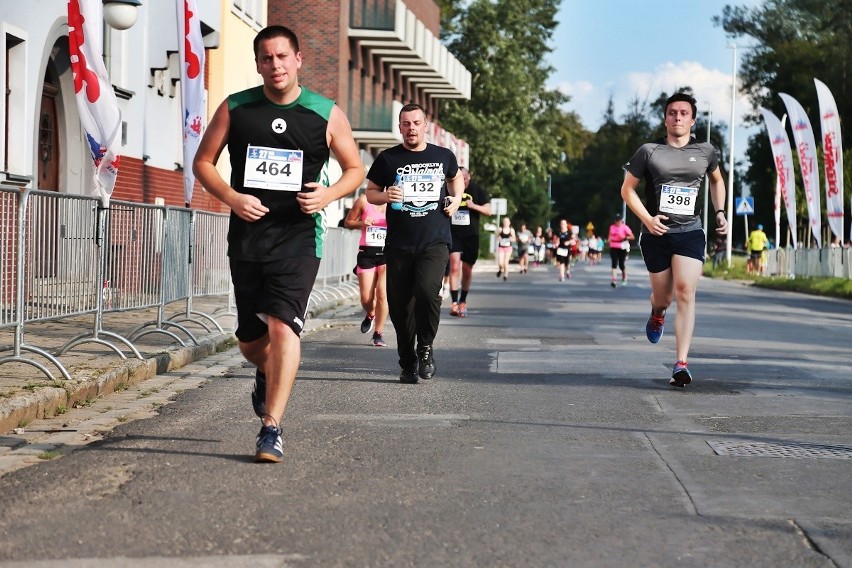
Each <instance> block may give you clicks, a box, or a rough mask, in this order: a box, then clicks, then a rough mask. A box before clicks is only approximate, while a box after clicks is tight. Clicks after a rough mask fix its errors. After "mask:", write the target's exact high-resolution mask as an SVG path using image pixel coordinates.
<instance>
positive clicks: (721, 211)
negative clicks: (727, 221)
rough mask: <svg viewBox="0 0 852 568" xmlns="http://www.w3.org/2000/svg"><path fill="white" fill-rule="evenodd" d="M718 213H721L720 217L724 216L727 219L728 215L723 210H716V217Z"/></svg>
mask: <svg viewBox="0 0 852 568" xmlns="http://www.w3.org/2000/svg"><path fill="white" fill-rule="evenodd" d="M719 213H721V214H722V215H724V216H725V217H727V216H728V214H727V213H725V210H724V209H717V210H716V215H718V214H719Z"/></svg>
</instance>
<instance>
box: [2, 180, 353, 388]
mask: <svg viewBox="0 0 852 568" xmlns="http://www.w3.org/2000/svg"><path fill="white" fill-rule="evenodd" d="M227 232H228V216H227V215H223V214H217V213H210V212H206V211H193V210H190V209H185V208H176V207H167V206H156V205H148V204H143V203H131V202H122V201H112V202H111V204H110V207H109V208H108V209H104V208H102V207H101V206H100V201H99V200H98V199H96V198H92V197H85V196H78V195H69V194H63V193H56V192H49V191H36V190H30V189H24V190H20V189H18V188H8V187H0V269H2V274H0V330H7V331H8V330H11V332H12V336H13V344H12V345H11V346H10V347H7V346H0V354H3V353H6V352H9V351H11V354H9V355H5V356H0V365H3V364H4V363H10V362H18V363H25V364H28V365H32V366H33V367H36V368H37V369H39V370H40V371H42V372H43V373H44V374H45V375H47V376H48V377H50V378H53V374H52V373H51V371H50V370H49V369H48V367H47V366H46V365H44V364H43V363H42V362H41V361H40V359H38V358H33V357H31V356H30V357H27V356H24V355H23V353H24V352H28V353H31V354H34V355H38V356H40V357H42V358H44V359H46V360H47V361H48V362H49V363H50V364H52V365H53V366H54V367H56V369H58V370H59V372H60V374H61V375H62V376H63V377H64V378H65V379H69V380H70V379H71V376H70V375H69V373H68V371H67V370H66V369H65V367H64V366H63V365H62V363H61V362H60V361H59V360H58V359H57V357H58V356H59V355H62V354H63V353H65V352H67V351H69V350H71V349H73V348H75V347H77V346H79V345H81V344H84V343H96V344H99V345H102V346H105V347H108V348H109V349H111V350H112V351H114V352H115V353H116V354H117V355H118V356H120V357H121V358H126V356H125V354H124V352H123V351H122V349H121V348H120V347H119V345H120V346H122V347H123V348H126V350H127V351H130V352H131V353H132V354H133V355H134V356H135V357H137V358H139V359H142V358H143V357H142V355H141V354H140V352H139V350H138V349H137V347H136V346H135V345H134V342H135V341H137V340H138V339H139V338H140V337H142V336H144V335H147V334H152V333H157V334H163V335H165V336H167V337H169V338H171V339H173V340H174V341H176V342H178V343H180V344H182V345H185V343H184V340H183V339H182V338H181V336H180V335H178V334H177V333H175V331H178V332H180V333H182V334H183V335H185V336H186V337H187V338H188V340H189V341H191V342H193V343H196V344H197V343H198V341H197V340H196V338H195V336H194V335H193V333H192V332H191V331H190V330H189V329H188V327H187V325H186V324H187V323H190V322H191V323H193V324H195V325H198V326H200V327H202V328H203V329H205V330H206V331H208V332H210V331H213V330H216V331H219V332H220V333H221V332H222V328H221V326H220V325H219V323H218V322H217V321H216V319H215V317H213V316H212V315H210V314H206V313H203V312H200V311H197V310H195V309H194V307H193V299H194V298H198V297H202V296H219V295H221V296H225V297H226V298H227V308H226V312H227V313H228V314H231V315H232V314H233V313H234V310H233V298H232V294H231V291H232V288H231V279H230V271H229V265H228V259H227ZM358 239H359V233H358V232H357V231H350V230H347V229H342V228H331V229H328V231H327V234H326V240H325V243H324V254H323V259H322V261H321V262H320V269H319V273H318V275H317V280H316V283H315V288H314V291H313V292H312V293H311V298H310V303H309V306H315V305H316V304H318V303H320V302H323V301H329V300H338V299H343V298H345V297H349V296H353V295H356V294H357V293H358V285H357V281H356V280H355V278H354V275H353V273H352V270H353V268H354V266H355V262H356V257H357V250H358ZM176 302H183V303H184V304H185V309H183V310H182V311H181V312H180V313H177V314H175V315H173V316H172V317H166V314H165V310H166V306H168V305H170V304H173V303H176ZM145 308H148V309H151V308H153V309H155V310H156V313H157V316H156V318H155V320H152V321H149V322H145V323H144V324H142V325H140V326H139V327H137V328H136V329H134V330H133V331H132V332H130V333H129V334H128V336H127V337H124V336H121V335H119V334H117V333H114V332H111V331H108V330H105V329H103V316H104V314H107V313H116V312H122V311H127V310H140V309H145ZM87 315H92V316H93V325H92V329H91V331H90V332H85V333H81V334H80V335H77V336H76V337H73V338H71V339H70V340H69V341H68V342H67V343H65V344H64V345H63V346H62V347H61V348H59V349H58V350H56V353H50V352H48V351H47V350H46V349H43V348H41V347H38V346H36V345H32V344H29V343H27V342H26V341H25V338H24V332H25V329H26V326H27V325H28V324H30V325H31V324H33V323H36V322H44V321H53V320H60V319H63V318H69V317H72V316H87Z"/></svg>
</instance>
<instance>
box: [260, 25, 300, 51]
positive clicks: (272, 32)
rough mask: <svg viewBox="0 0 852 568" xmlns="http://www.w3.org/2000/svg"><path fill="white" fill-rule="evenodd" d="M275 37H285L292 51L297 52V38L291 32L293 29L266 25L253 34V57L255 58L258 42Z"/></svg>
mask: <svg viewBox="0 0 852 568" xmlns="http://www.w3.org/2000/svg"><path fill="white" fill-rule="evenodd" d="M276 37H286V38H287V39H288V40H290V45H291V46H293V51H295V52H296V53H299V39H298V38H297V37H296V34H295V33H293V30H291V29H290V28H287V27H284V26H267V27H265V28H263V29H262V30H260V31H259V32H257V35H256V36H254V58H255V59H257V50H258V49H259V48H260V42H262V41H265V40H267V39H272V38H276Z"/></svg>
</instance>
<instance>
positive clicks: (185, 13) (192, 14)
mask: <svg viewBox="0 0 852 568" xmlns="http://www.w3.org/2000/svg"><path fill="white" fill-rule="evenodd" d="M176 3H177V23H178V26H177V29H178V47H179V50H180V62H181V65H180V99H181V108H182V110H183V112H182V114H183V192H184V197H185V200H186V206H187V207H189V204H190V202H191V201H192V189H193V186H194V185H195V175H193V173H192V161H193V160H194V159H195V152H196V150H198V144H199V143H200V142H201V130H202V128H201V116H202V111H203V109H204V40H203V38H202V37H201V20H200V19H199V17H198V5H197V2H196V0H176Z"/></svg>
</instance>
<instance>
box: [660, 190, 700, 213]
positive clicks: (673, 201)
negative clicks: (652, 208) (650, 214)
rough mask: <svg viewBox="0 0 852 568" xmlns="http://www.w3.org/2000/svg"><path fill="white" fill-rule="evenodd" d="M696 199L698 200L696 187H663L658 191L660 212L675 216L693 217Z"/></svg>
mask: <svg viewBox="0 0 852 568" xmlns="http://www.w3.org/2000/svg"><path fill="white" fill-rule="evenodd" d="M696 199H698V188H697V187H678V186H676V185H663V187H662V189H661V190H660V212H661V213H673V214H675V215H694V214H695V200H696Z"/></svg>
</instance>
